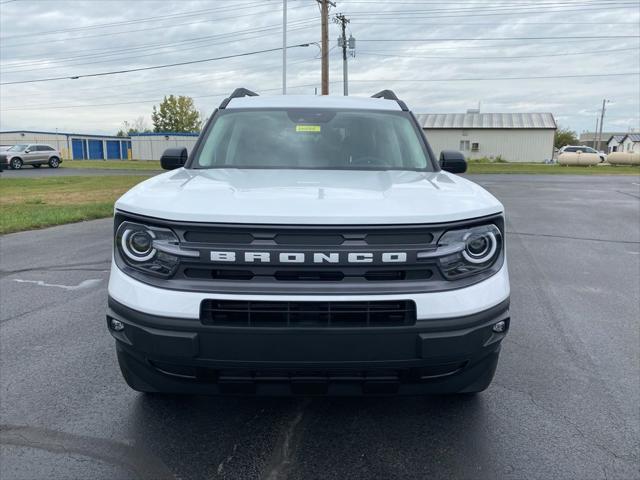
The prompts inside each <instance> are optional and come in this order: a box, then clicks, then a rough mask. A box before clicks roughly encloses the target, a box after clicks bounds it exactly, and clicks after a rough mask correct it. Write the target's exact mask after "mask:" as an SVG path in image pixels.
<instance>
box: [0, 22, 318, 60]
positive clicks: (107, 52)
mask: <svg viewBox="0 0 640 480" xmlns="http://www.w3.org/2000/svg"><path fill="white" fill-rule="evenodd" d="M315 21H316V18H315V17H308V18H303V19H300V20H295V21H293V22H289V24H290V25H292V26H296V25H303V24H307V23H311V22H315ZM279 28H282V26H281V24H279V23H278V24H270V25H264V26H262V27H252V28H246V29H241V30H231V31H228V32H225V33H218V34H214V35H205V36H202V37H192V38H186V39H184V40H178V41H175V42H164V43H146V44H138V45H133V46H130V47H122V48H111V49H104V48H97V49H96V48H93V49H84V50H75V51H70V52H67V54H69V53H81V55H72V56H67V57H49V56H47V58H44V59H39V60H23V61H13V62H4V63H2V67H3V68H4V69H5V70H4V71H5V73H6V68H7V67H8V68H16V67H27V66H32V65H38V64H40V63H49V62H60V61H64V60H76V59H80V58H92V59H93V58H102V57H107V56H113V55H117V54H119V53H126V52H133V51H145V50H152V49H154V48H156V47H159V48H166V47H171V46H177V45H184V44H187V43H199V42H205V41H207V40H214V39H217V38H228V37H230V36H236V35H244V34H249V33H257V32H262V31H268V30H274V29H279ZM88 52H91V53H88ZM39 55H40V56H41V55H42V54H39Z"/></svg>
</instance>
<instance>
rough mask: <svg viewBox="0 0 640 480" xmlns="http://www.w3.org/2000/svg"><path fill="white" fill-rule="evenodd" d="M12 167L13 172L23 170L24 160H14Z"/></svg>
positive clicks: (12, 160)
mask: <svg viewBox="0 0 640 480" xmlns="http://www.w3.org/2000/svg"><path fill="white" fill-rule="evenodd" d="M10 166H11V168H12V169H13V170H20V169H21V168H22V160H21V159H19V158H12V159H11V163H10Z"/></svg>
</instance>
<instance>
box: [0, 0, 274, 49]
mask: <svg viewBox="0 0 640 480" xmlns="http://www.w3.org/2000/svg"><path fill="white" fill-rule="evenodd" d="M267 5H269V2H268V1H264V0H261V1H256V2H248V3H244V4H240V5H235V6H233V7H231V8H229V7H218V8H207V9H204V10H189V11H186V12H177V13H171V14H164V15H159V16H154V17H143V18H134V19H131V20H122V21H120V22H110V23H96V24H93V25H86V26H84V27H74V28H63V29H56V30H45V31H43V32H37V34H38V36H39V37H40V36H42V35H54V34H55V35H58V34H61V33H68V32H76V31H83V30H93V29H96V28H108V27H115V26H120V25H131V24H137V23H146V22H153V21H158V20H167V19H171V18H179V17H191V16H195V15H201V14H204V13H211V12H216V13H219V12H227V11H235V10H243V9H245V8H250V7H256V6H258V7H261V6H267ZM33 35H34V33H33V32H29V33H21V34H17V35H8V36H3V37H0V40H2V41H5V40H7V39H11V38H20V37H32V36H33Z"/></svg>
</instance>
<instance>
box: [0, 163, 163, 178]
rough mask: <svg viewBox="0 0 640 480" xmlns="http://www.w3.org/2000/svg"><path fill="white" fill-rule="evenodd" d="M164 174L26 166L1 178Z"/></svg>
mask: <svg viewBox="0 0 640 480" xmlns="http://www.w3.org/2000/svg"><path fill="white" fill-rule="evenodd" d="M157 173H162V170H126V169H122V170H108V169H104V170H101V169H99V168H64V166H61V167H60V168H49V167H40V168H33V167H30V166H28V165H27V166H24V167H22V168H21V169H20V170H10V169H9V170H3V171H2V172H1V173H0V178H45V177H78V176H86V175H89V176H97V175H100V176H102V175H147V176H150V175H155V174H157Z"/></svg>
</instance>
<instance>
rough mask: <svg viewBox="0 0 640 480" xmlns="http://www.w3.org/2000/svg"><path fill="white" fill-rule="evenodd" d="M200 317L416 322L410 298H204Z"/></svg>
mask: <svg viewBox="0 0 640 480" xmlns="http://www.w3.org/2000/svg"><path fill="white" fill-rule="evenodd" d="M200 320H201V321H202V323H203V324H205V325H216V326H224V327H292V328H322V327H327V328H348V327H405V326H408V325H414V324H415V322H416V305H415V303H414V302H413V301H410V300H393V301H375V302H366V301H363V302H256V301H235V300H204V301H203V302H202V304H201V306H200Z"/></svg>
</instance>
